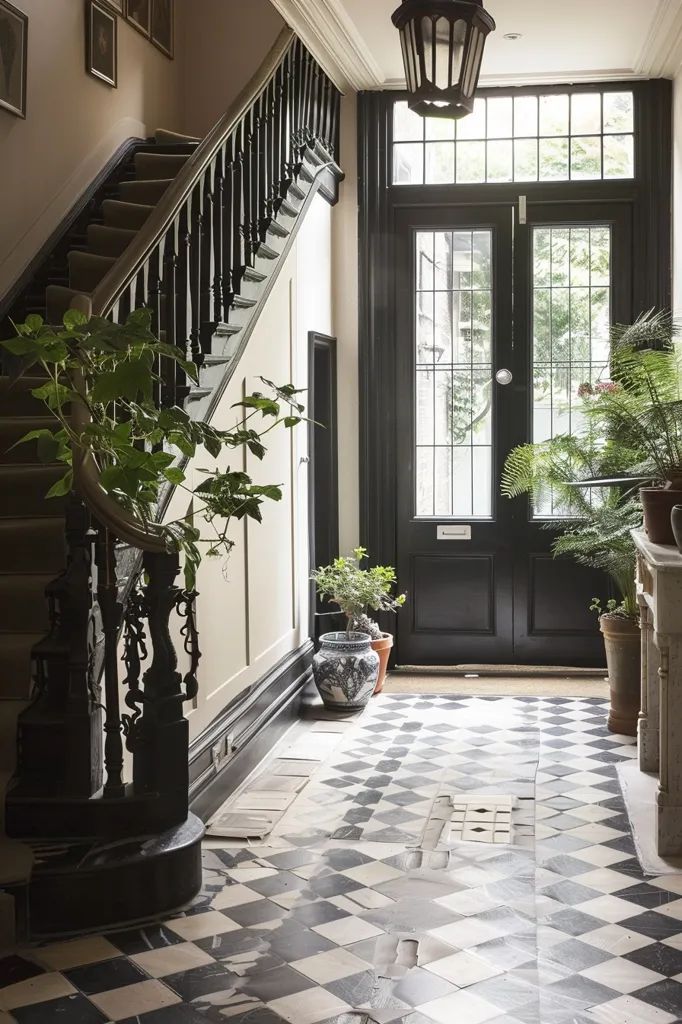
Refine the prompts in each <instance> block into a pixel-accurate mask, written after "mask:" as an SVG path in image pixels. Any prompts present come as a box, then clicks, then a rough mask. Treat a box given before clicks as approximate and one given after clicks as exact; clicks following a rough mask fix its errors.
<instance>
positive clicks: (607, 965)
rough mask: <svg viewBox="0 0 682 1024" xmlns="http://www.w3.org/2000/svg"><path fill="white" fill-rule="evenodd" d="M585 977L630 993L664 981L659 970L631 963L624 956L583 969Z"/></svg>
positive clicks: (617, 990)
mask: <svg viewBox="0 0 682 1024" xmlns="http://www.w3.org/2000/svg"><path fill="white" fill-rule="evenodd" d="M580 974H581V975H582V976H583V977H584V978H589V979H590V980H591V981H596V982H597V983H598V984H599V985H606V986H607V988H612V989H614V991H616V992H622V993H623V994H624V995H630V993H631V992H636V991H637V990H638V989H640V988H646V986H647V985H655V984H656V982H657V981H663V975H662V974H658V972H657V971H650V970H649V969H648V967H641V966H640V965H639V964H634V963H631V962H630V961H629V960H624V959H623V958H622V957H614V958H613V959H612V960H605V961H604V962H603V963H601V964H595V966H594V967H588V968H587V969H586V970H584V971H581V972H580Z"/></svg>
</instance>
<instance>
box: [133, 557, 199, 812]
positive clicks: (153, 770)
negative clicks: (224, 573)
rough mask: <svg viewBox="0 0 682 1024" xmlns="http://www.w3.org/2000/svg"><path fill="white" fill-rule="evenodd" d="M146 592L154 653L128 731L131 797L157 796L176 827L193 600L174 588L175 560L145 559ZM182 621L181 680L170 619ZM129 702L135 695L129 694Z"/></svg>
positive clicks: (182, 799) (183, 806) (183, 801)
mask: <svg viewBox="0 0 682 1024" xmlns="http://www.w3.org/2000/svg"><path fill="white" fill-rule="evenodd" d="M144 570H145V573H146V575H147V586H146V588H145V592H144V599H143V602H142V607H143V610H144V614H145V615H146V618H147V621H148V627H149V638H148V639H149V641H150V642H151V646H152V649H153V654H152V663H151V665H150V666H149V668H148V669H147V671H146V672H145V673H144V675H143V677H142V683H143V690H142V694H140V691H139V690H138V691H137V699H138V701H139V698H140V696H142V708H143V710H142V715H141V717H139V718H137V720H136V721H135V720H133V722H132V723H131V727H130V730H131V731H130V737H129V744H128V745H129V747H130V748H131V749H132V751H133V754H134V767H133V783H134V788H135V792H136V793H138V794H142V793H147V794H151V793H156V794H158V795H159V797H160V806H159V810H160V813H161V815H162V816H163V819H164V824H165V825H166V826H170V825H172V824H179V823H180V822H182V821H184V820H185V818H186V817H187V812H188V791H189V771H188V749H189V725H188V722H187V719H186V718H185V717H184V715H183V703H184V701H185V700H188V699H191V698H192V697H194V696H195V695H196V692H197V685H196V666H197V664H198V660H199V657H200V655H199V652H198V649H197V647H196V629H195V627H194V611H193V599H194V595H189V594H186V593H185V592H184V591H182V590H180V588H179V587H177V586H176V585H175V580H176V577H177V575H178V572H179V570H180V565H179V559H178V556H177V555H176V554H149V553H147V554H145V556H144ZM183 608H184V615H185V618H186V620H187V621H186V624H185V626H184V627H183V630H182V632H183V634H184V635H185V637H186V644H185V647H186V649H187V650H188V651H189V652H190V653H191V655H192V668H191V670H190V672H189V673H188V674H187V676H185V678H184V680H183V677H182V675H181V673H180V672H179V671H178V659H177V654H176V651H175V647H174V646H173V641H172V639H171V635H170V628H169V626H170V616H171V613H172V612H173V610H174V609H178V611H180V612H181V613H182V611H183ZM131 697H133V694H132V693H131Z"/></svg>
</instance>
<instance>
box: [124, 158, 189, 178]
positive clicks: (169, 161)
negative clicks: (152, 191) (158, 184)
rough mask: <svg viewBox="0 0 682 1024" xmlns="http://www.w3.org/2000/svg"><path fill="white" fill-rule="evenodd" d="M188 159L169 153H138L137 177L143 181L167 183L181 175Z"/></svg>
mask: <svg viewBox="0 0 682 1024" xmlns="http://www.w3.org/2000/svg"><path fill="white" fill-rule="evenodd" d="M188 159H189V157H187V156H176V155H171V154H168V153H138V154H137V156H136V157H135V176H136V177H137V178H138V179H140V180H142V181H167V180H168V179H169V178H174V177H175V176H176V175H177V174H179V173H180V171H181V170H182V168H183V167H184V166H185V164H186V163H187V161H188Z"/></svg>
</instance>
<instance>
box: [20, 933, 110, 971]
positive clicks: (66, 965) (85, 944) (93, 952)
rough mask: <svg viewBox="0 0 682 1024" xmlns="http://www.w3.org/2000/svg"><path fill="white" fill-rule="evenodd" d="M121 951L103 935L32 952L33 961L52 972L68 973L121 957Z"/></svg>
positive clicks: (74, 940) (55, 943)
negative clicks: (74, 968)
mask: <svg viewBox="0 0 682 1024" xmlns="http://www.w3.org/2000/svg"><path fill="white" fill-rule="evenodd" d="M120 955H121V951H120V949H117V948H116V946H113V945H112V944H111V942H109V941H108V940H107V939H105V938H104V937H103V936H101V935H93V936H87V937H86V938H82V939H71V940H69V941H68V942H54V943H51V944H50V945H49V946H41V947H38V948H37V949H32V950H31V959H32V960H35V961H36V963H39V964H42V966H43V967H48V968H49V969H50V970H52V971H68V970H71V968H72V967H85V966H86V965H87V964H96V963H100V962H101V961H102V960H111V959H113V957H116V956H120Z"/></svg>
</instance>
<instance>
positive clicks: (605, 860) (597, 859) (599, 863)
mask: <svg viewBox="0 0 682 1024" xmlns="http://www.w3.org/2000/svg"><path fill="white" fill-rule="evenodd" d="M571 857H577V858H578V860H584V861H585V862H586V863H587V864H594V865H595V867H602V868H607V867H610V866H611V865H612V864H619V863H620V862H621V861H623V860H627V859H628V857H629V854H627V853H623V852H622V851H620V850H611V849H610V848H609V847H607V846H586V847H585V849H584V850H573V851H572V852H571Z"/></svg>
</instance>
